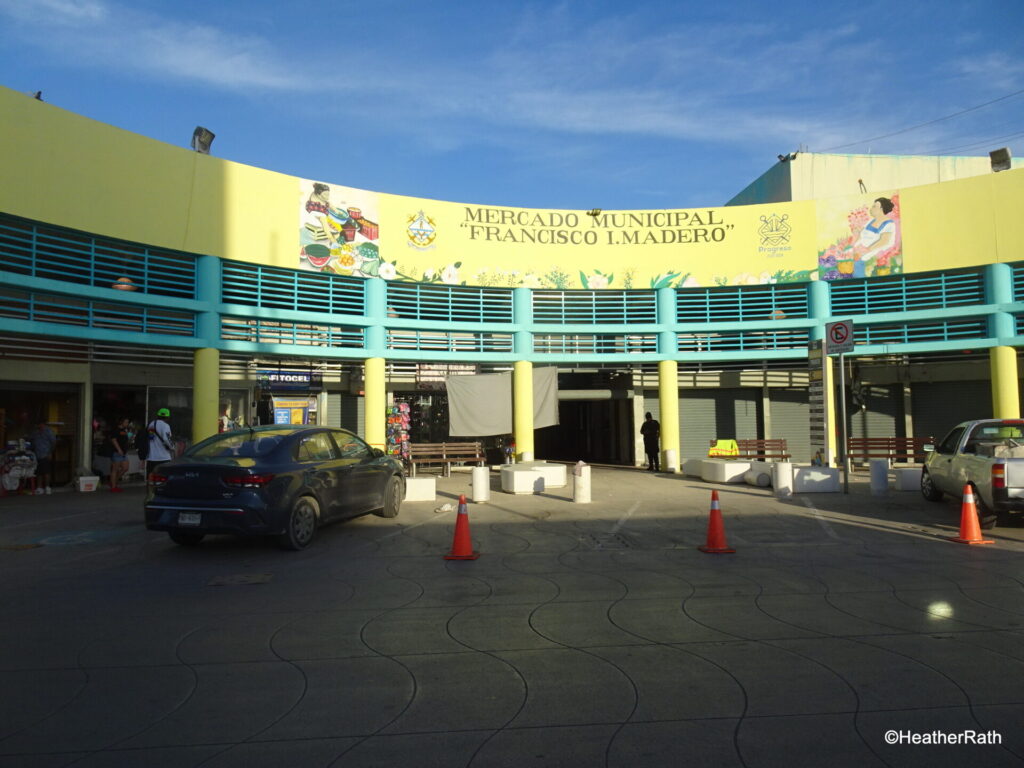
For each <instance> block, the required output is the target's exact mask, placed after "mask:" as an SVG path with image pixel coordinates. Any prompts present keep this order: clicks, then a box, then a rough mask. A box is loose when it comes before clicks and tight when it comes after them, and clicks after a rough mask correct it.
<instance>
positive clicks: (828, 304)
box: [807, 280, 832, 341]
mask: <svg viewBox="0 0 1024 768" xmlns="http://www.w3.org/2000/svg"><path fill="white" fill-rule="evenodd" d="M807 316H808V317H809V318H811V319H812V320H817V321H818V322H817V323H815V324H814V325H812V326H811V328H810V332H809V334H808V335H809V337H810V339H811V341H815V340H817V339H823V338H825V323H826V321H827V320H828V319H829V318H830V317H831V316H832V293H831V291H830V286H829V284H828V283H827V282H826V281H825V280H812V281H811V282H809V283H808V284H807Z"/></svg>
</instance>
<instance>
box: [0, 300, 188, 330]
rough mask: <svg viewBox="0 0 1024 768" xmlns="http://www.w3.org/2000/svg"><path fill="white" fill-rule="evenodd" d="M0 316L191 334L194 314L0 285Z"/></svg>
mask: <svg viewBox="0 0 1024 768" xmlns="http://www.w3.org/2000/svg"><path fill="white" fill-rule="evenodd" d="M0 317H5V318H9V319H11V320H21V321H26V322H34V323H54V324H59V325H67V326H75V327H79V328H97V329H105V330H116V331H125V332H126V333H128V332H130V333H155V334H160V335H164V336H194V335H195V332H196V321H195V315H193V314H191V313H188V312H175V311H173V310H169V309H165V308H163V307H148V306H142V305H138V304H119V303H113V302H103V301H93V300H91V299H80V298H77V297H74V296H60V295H46V294H42V295H40V294H36V293H28V292H24V291H16V290H9V289H0Z"/></svg>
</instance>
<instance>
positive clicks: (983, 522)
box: [971, 485, 996, 531]
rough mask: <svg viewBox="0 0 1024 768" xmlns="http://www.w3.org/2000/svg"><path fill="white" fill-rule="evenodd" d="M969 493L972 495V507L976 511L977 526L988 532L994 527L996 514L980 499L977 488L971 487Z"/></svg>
mask: <svg viewBox="0 0 1024 768" xmlns="http://www.w3.org/2000/svg"><path fill="white" fill-rule="evenodd" d="M971 491H972V492H973V493H974V506H975V507H976V508H977V510H978V526H979V527H980V528H981V529H982V530H985V531H987V530H989V529H991V528H995V527H996V514H995V512H993V511H992V510H991V509H989V508H988V504H986V503H985V500H984V499H982V498H981V494H980V493H978V488H977V486H974V485H972V486H971Z"/></svg>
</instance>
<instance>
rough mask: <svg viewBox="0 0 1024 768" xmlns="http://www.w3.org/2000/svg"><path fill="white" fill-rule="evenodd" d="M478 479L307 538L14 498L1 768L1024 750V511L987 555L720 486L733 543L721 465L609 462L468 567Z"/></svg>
mask: <svg viewBox="0 0 1024 768" xmlns="http://www.w3.org/2000/svg"><path fill="white" fill-rule="evenodd" d="M496 478H497V476H496V474H495V481H496ZM468 483H469V477H468V475H467V474H464V473H455V474H454V476H453V477H452V478H450V479H439V480H438V489H439V496H438V500H437V501H436V502H433V503H428V502H418V503H409V504H406V505H405V506H404V507H403V510H402V513H401V515H400V516H399V517H398V518H397V519H395V520H383V519H380V518H376V517H366V518H361V519H359V520H355V521H351V522H349V523H344V524H340V525H335V526H331V527H328V528H325V529H322V530H321V531H320V532H319V534H318V538H317V540H316V541H315V542H314V544H313V545H312V546H311V547H310V549H308V550H306V551H304V552H301V553H286V552H282V551H279V550H277V549H276V548H274V546H273V545H272V544H269V543H264V542H251V541H239V540H234V539H229V538H212V539H207V540H206V541H204V542H203V544H202V545H201V546H199V547H197V548H195V549H183V548H179V547H177V546H175V545H173V544H172V543H171V542H170V541H169V540H168V539H167V538H166V537H165V536H163V535H160V534H154V533H147V532H146V531H144V530H142V528H141V523H140V519H141V513H140V504H141V489H135V490H129V491H128V492H126V493H124V494H120V495H114V494H107V495H106V496H101V495H99V494H60V495H58V494H55V495H54V496H51V497H40V498H38V499H36V498H24V499H20V498H19V499H4V500H0V502H2V503H0V547H3V548H2V549H0V563H2V566H3V570H2V572H3V573H4V574H5V576H4V578H3V580H2V584H0V595H2V598H3V606H4V632H3V633H2V634H0V669H2V671H0V686H2V690H3V695H2V696H0V766H18V767H19V768H22V767H24V766H65V765H75V766H82V767H83V768H84V767H89V768H93V767H96V766H175V767H177V766H194V765H195V766H198V765H203V766H211V767H216V768H224V767H225V766H246V767H247V768H258V767H259V766H370V765H381V766H396V765H402V766H435V765H436V766H468V765H472V766H505V765H508V766H513V765H514V766H523V765H549V766H587V767H590V766H605V765H608V766H645V765H649V766H678V765H708V766H730V765H736V766H747V767H752V766H776V765H777V766H794V765H796V766H802V765H808V766H819V765H827V766H830V768H838V767H840V766H847V765H849V766H858V767H859V766H873V765H877V766H884V765H890V766H903V765H908V766H911V765H913V766H916V765H921V766H944V765H950V766H952V765H957V766H960V765H971V766H972V768H973V767H974V766H988V765H1007V766H1009V765H1019V764H1020V763H1021V761H1022V759H1024V736H1022V734H1021V732H1020V731H1021V728H1020V724H1021V723H1022V722H1024V529H1022V528H1008V529H996V530H995V531H992V532H991V533H992V534H994V535H993V536H992V538H995V540H996V544H995V545H993V546H991V547H968V546H963V545H957V544H953V543H949V542H947V541H946V540H945V539H943V538H942V537H944V536H949V535H954V534H955V533H956V526H957V524H958V522H959V517H958V515H959V507H958V505H957V504H956V502H954V501H952V500H950V501H947V502H944V503H942V504H938V505H933V504H928V503H927V502H924V501H923V500H922V499H920V497H919V496H918V495H917V494H906V493H903V494H896V493H893V494H890V495H889V496H886V497H882V498H879V497H873V496H870V495H869V494H868V493H867V492H866V488H865V487H864V485H865V484H864V483H863V482H855V483H854V484H853V491H854V492H853V493H852V494H851V495H850V496H838V495H831V494H830V495H823V494H819V495H813V496H812V495H808V496H801V497H795V498H793V499H789V500H785V501H780V500H776V499H775V498H774V497H772V495H771V494H770V492H768V491H765V490H762V489H755V488H750V487H737V486H718V487H717V488H718V490H719V493H720V495H721V500H722V510H723V515H724V519H725V526H726V534H727V537H728V540H729V543H730V544H731V545H732V546H734V547H735V548H736V549H737V550H738V551H737V553H736V554H735V555H707V554H704V553H702V552H699V551H697V549H696V545H698V544H701V543H704V538H705V531H706V526H707V518H708V502H709V497H710V493H709V491H710V488H711V486H709V485H707V484H704V483H700V482H698V481H693V480H689V479H683V478H680V477H672V476H666V475H658V476H652V475H650V474H649V473H644V472H639V471H630V470H611V469H595V470H594V476H593V497H594V503H592V504H590V505H576V504H573V503H572V502H571V497H572V491H571V487H570V488H564V489H553V490H551V491H549V492H548V493H546V494H544V495H536V496H510V495H506V494H502V493H500V492H497V491H495V492H493V493H492V498H491V501H490V502H489V503H487V504H471V505H470V519H471V533H472V538H473V542H474V547H475V548H476V549H477V550H479V551H480V552H481V556H480V559H478V560H476V561H471V562H452V561H446V560H444V559H443V558H442V555H443V554H444V553H446V552H447V551H448V549H449V547H450V545H451V542H452V532H453V524H454V518H455V516H454V514H453V513H451V512H436V511H435V509H436V508H437V507H439V506H440V505H441V504H442V503H444V502H449V503H453V504H454V503H455V499H456V497H457V494H459V493H467V494H468V493H469V490H470V489H469V487H468ZM9 502H10V503H9ZM37 502H42V504H37ZM33 504H35V505H36V506H31V505H33ZM987 533H988V532H987ZM37 545H38V546H37ZM25 547H31V548H25ZM887 731H895V732H896V733H897V738H909V739H912V738H914V735H915V734H917V735H918V738H925V739H929V738H930V739H932V740H934V739H935V738H936V736H935V735H934V734H935V733H940V734H946V735H956V734H963V733H965V732H970V731H974V732H975V734H976V736H975V739H977V738H979V737H985V736H987V735H988V734H990V732H993V733H996V734H998V735H999V736H1000V737H1001V740H1002V743H1001V744H996V745H982V744H960V745H950V744H945V745H923V744H916V745H915V744H894V745H889V744H887V743H886V732H887ZM947 738H948V736H947ZM961 738H962V737H961ZM989 738H993V737H991V736H989Z"/></svg>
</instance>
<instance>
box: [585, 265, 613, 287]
mask: <svg viewBox="0 0 1024 768" xmlns="http://www.w3.org/2000/svg"><path fill="white" fill-rule="evenodd" d="M614 279H615V275H606V274H604V273H603V272H601V271H600V270H598V269H595V270H594V274H592V275H588V274H587V273H585V272H583V271H582V270H580V282H581V283H583V287H584V288H589V289H591V290H600V289H602V288H607V287H608V286H609V285H611V283H612V280H614Z"/></svg>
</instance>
